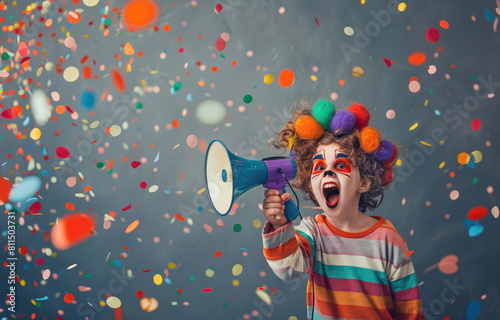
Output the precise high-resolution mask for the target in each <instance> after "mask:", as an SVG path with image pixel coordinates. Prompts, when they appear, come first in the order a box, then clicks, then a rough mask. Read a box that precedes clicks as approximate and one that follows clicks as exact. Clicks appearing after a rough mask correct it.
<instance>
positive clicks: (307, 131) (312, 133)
mask: <svg viewBox="0 0 500 320" xmlns="http://www.w3.org/2000/svg"><path fill="white" fill-rule="evenodd" d="M293 126H294V127H295V131H296V132H297V134H298V135H299V136H300V137H301V138H302V139H318V138H319V137H321V136H322V135H323V133H324V132H325V130H324V129H323V127H322V126H321V125H320V124H319V122H318V121H316V119H314V118H313V117H311V116H301V117H299V118H298V119H297V120H295V123H294V124H293Z"/></svg>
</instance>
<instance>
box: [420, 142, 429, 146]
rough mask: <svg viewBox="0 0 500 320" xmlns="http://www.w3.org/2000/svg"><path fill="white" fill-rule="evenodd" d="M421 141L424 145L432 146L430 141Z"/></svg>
mask: <svg viewBox="0 0 500 320" xmlns="http://www.w3.org/2000/svg"><path fill="white" fill-rule="evenodd" d="M420 143H421V144H423V145H424V146H428V147H432V145H431V144H430V143H427V142H425V141H420Z"/></svg>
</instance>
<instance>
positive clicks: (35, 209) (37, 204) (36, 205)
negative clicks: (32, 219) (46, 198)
mask: <svg viewBox="0 0 500 320" xmlns="http://www.w3.org/2000/svg"><path fill="white" fill-rule="evenodd" d="M41 208H42V205H41V204H40V202H38V201H37V202H35V203H33V204H32V205H31V206H30V207H29V210H30V211H31V213H32V214H35V213H37V212H38V211H40V209H41Z"/></svg>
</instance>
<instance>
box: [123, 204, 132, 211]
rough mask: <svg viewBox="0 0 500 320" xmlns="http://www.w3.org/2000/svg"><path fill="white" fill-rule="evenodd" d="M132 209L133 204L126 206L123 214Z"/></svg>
mask: <svg viewBox="0 0 500 320" xmlns="http://www.w3.org/2000/svg"><path fill="white" fill-rule="evenodd" d="M131 207H132V204H129V205H128V206H126V207H125V208H123V209H122V212H123V211H127V210H128V209H130V208H131Z"/></svg>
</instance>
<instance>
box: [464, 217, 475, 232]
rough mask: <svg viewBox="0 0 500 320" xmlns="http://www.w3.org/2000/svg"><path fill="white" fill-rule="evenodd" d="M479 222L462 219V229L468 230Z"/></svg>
mask: <svg viewBox="0 0 500 320" xmlns="http://www.w3.org/2000/svg"><path fill="white" fill-rule="evenodd" d="M478 224H479V221H478V220H474V221H472V220H470V219H469V218H465V219H464V228H465V229H467V230H469V229H470V228H471V227H472V226H475V225H478Z"/></svg>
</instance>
